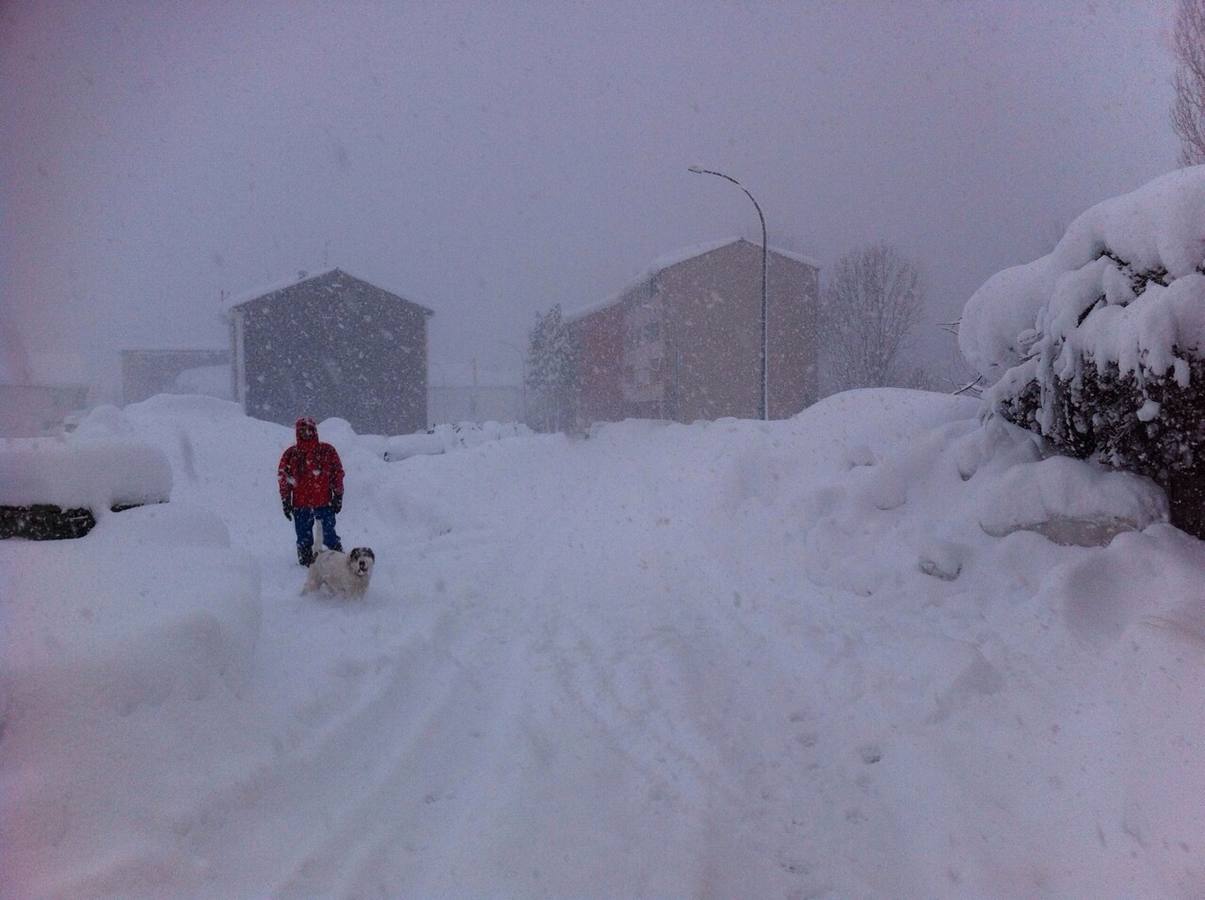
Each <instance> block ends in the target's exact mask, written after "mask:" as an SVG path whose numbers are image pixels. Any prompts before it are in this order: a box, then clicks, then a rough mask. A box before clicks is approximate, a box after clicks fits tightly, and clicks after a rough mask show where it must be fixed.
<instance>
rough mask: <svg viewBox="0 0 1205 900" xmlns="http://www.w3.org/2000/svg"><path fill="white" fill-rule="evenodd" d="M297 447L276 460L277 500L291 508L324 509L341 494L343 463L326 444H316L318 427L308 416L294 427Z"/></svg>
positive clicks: (294, 446) (335, 452)
mask: <svg viewBox="0 0 1205 900" xmlns="http://www.w3.org/2000/svg"><path fill="white" fill-rule="evenodd" d="M294 430H295V433H296V435H297V443H296V444H294V445H293V446H291V447H289V448H288V449H287V450H285V452H284V453H283V454H282V455H281V457H280V465H279V466H277V467H276V480H277V482H278V483H279V485H280V498H281V499H282V500H291V501H292V504H293V506H326V505H327V504H328V503H330V502H331V498H332V497H333V496H334V495H335V494H342V493H343V462H342V460H340V459H339V453H338V451H336V450H335V448H334V447H332V446H331V445H330V444H324V443H321V442H319V440H318V425H317V423H316V422H314V420H313V419H311V418H310V417H309V416H303V417H302V418H300V419H298V420H297V424H296V425H295V426H294Z"/></svg>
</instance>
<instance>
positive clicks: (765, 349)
mask: <svg viewBox="0 0 1205 900" xmlns="http://www.w3.org/2000/svg"><path fill="white" fill-rule="evenodd" d="M687 171H689V172H694V173H695V174H696V175H715V176H716V177H717V178H724V179H726V180H728V181H731V182H732V183H733V184H735V185H736V186H737V187H738V188H740V189H741V190H742V191H744V192H745V196H746V197H748V198H749V199H750V200H752V201H753V208H754V209H756V210H757V217H758V218H759V219H761V409H760V410H758V418H760V419H762V420H764V421H769V419H770V372H769V367H768V360H769V343H770V332H769V330H768V329H767V326H766V309H767V305H768V304H767V302H766V217H765V216H764V215H762V211H761V206H759V205H758V203H757V201H756V200H754V199H753V195H752V194H750V193H749V189H748V188H746V187H745V186H744V185H743V184H741V183H740V182H739V181H737V180H736V179H735V178H733V177H732V176H731V175H725V174H724V173H723V172H713V171H712V170H711V169H704V168H703V167H702V166H691V167H690V168H689V169H687Z"/></svg>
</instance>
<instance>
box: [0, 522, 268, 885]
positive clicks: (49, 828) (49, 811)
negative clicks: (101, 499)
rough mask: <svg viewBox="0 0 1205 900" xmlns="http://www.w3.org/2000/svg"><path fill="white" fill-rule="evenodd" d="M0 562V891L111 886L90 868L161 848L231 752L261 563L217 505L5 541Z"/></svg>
mask: <svg viewBox="0 0 1205 900" xmlns="http://www.w3.org/2000/svg"><path fill="white" fill-rule="evenodd" d="M0 573H2V574H0V618H2V619H3V621H4V631H3V636H2V637H0V798H3V803H4V806H5V810H6V811H5V815H4V817H3V819H2V820H0V845H2V846H3V847H4V851H3V862H4V879H3V881H4V882H5V886H2V887H0V895H3V896H35V895H36V896H101V895H112V894H120V893H124V892H125V890H127V889H129V888H130V886H131V885H133V884H135V883H137V882H123V884H124V885H125V887H122V888H118V887H115V886H114V884H112V883H106V881H105V880H104V879H102V880H100V881H96V880H93V876H94V875H95V873H98V872H112V871H114V870H115V869H116V870H120V869H121V868H122V866H123V865H124V864H125V863H123V860H129V859H133V858H137V857H140V856H141V857H142V858H143V859H154V858H156V857H159V856H161V854H162V852H163V850H164V848H170V846H171V844H172V840H173V837H172V835H173V832H172V824H171V814H172V810H173V809H178V808H181V807H183V806H184V805H186V804H187V803H188V802H189V801H190V799H191V798H192V797H193V796H195V791H196V790H198V789H199V788H200V787H201V786H202V785H204V784H207V783H209V780H210V779H211V778H213V777H214V775H215V774H216V773H218V772H220V771H221V769H222V760H223V759H224V758H227V757H228V756H229V755H230V754H232V753H235V752H236V751H237V747H238V740H237V735H232V734H230V733H229V727H230V723H231V721H232V716H233V717H235V718H238V707H239V705H240V700H239V698H240V697H241V695H242V693H243V692H244V691H245V690H247V688H248V684H249V679H250V677H251V673H252V669H253V662H254V652H255V647H256V644H257V641H258V639H259V625H260V616H261V608H260V598H259V576H258V572H257V570H256V567H255V565H254V563H253V562H252V561H251V559H250V558H249V557H247V556H245V555H243V554H238V553H234V552H232V551H231V550H230V549H229V537H228V535H227V532H226V528H225V526H224V525H223V524H222V522H221V521H220V520H219V519H217V518H216V517H215V516H214V515H213V514H212V513H210V512H208V511H206V510H200V509H196V508H192V509H187V508H178V507H175V506H174V505H172V504H167V505H161V506H155V507H144V508H141V509H136V510H129V511H126V512H123V513H122V514H121V515H119V516H110V517H107V518H105V519H102V520H101V521H100V522H99V523H98V525H97V527H96V528H95V529H94V530H93V531H92V533H91V534H89V535H88V536H87V537H84V538H82V539H80V540H76V541H69V542H56V543H53V544H51V543H33V542H25V541H6V542H3V545H2V546H0ZM14 812H15V814H14ZM105 833H109V834H110V835H111V836H112V840H102V841H98V840H97V838H96V836H97V835H99V834H105ZM168 859H169V860H170V857H168ZM169 865H174V866H176V867H180V866H182V865H184V866H187V865H188V863H187V862H186V861H185V860H182V859H176V860H175V861H174V862H170V863H169ZM152 869H153V867H152ZM140 877H141V880H142V881H143V883H144V884H145V883H146V875H145V872H144V874H143V875H142V876H140ZM34 884H37V885H39V886H40V887H39V888H38V889H36V890H34V889H33V888H32V887H31V886H32V885H34ZM21 886H24V887H21ZM14 889H15V891H16V893H10V891H13V890H14ZM27 890H28V891H30V892H27Z"/></svg>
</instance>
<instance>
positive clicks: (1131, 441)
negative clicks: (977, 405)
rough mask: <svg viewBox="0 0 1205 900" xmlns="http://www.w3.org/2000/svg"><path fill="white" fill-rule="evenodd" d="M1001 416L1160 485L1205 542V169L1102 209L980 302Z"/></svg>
mask: <svg viewBox="0 0 1205 900" xmlns="http://www.w3.org/2000/svg"><path fill="white" fill-rule="evenodd" d="M958 337H959V345H960V347H961V348H962V351H963V355H964V356H966V358H967V360H968V361H969V362H970V363H971V364H972V365H974V366H975V367H976V368H977V369H978V371H979V372H980V373H981V374H982V375H983V376H984V377H985V378H987V379H989V380H991V379H994V378H998V380H997V381H996V383H995V384H994V385H993V386H992V387H991V388H990V389H989V390H988V391H987V392H985V394H984V396H985V399H986V400H987V401H988V403H989V408H990V409H991V410H992V411H994V412H996V413H998V414H1000V415H1002V416H1003V417H1004V418H1006V419H1008V420H1009V421H1011V422H1014V423H1015V424H1018V425H1021V426H1024V427H1026V428H1029V429H1031V430H1033V431H1036V432H1038V433H1039V434H1041V435H1043V437H1045V438H1046V439H1047V441H1048V442H1049V443H1050V445H1051V446H1052V447H1053V449H1055V450H1057V451H1058V452H1061V453H1065V454H1068V455H1071V456H1075V457H1078V458H1088V457H1094V458H1096V459H1098V460H1100V461H1101V462H1103V463H1106V464H1108V465H1112V466H1116V467H1119V468H1124V469H1128V470H1131V471H1134V472H1138V473H1139V474H1142V475H1146V476H1149V477H1151V478H1153V479H1154V480H1155V481H1157V482H1158V483H1159V484H1161V485H1163V487H1164V488H1165V489H1166V490H1167V492H1168V499H1169V501H1170V507H1171V515H1172V522H1173V524H1176V525H1178V526H1179V527H1181V528H1183V529H1185V530H1186V531H1189V532H1191V533H1193V534H1196V535H1198V536H1202V537H1205V166H1196V167H1193V168H1188V169H1181V170H1180V171H1178V172H1173V173H1170V174H1169V175H1165V176H1163V177H1161V178H1158V179H1156V180H1155V181H1153V182H1151V183H1150V184H1148V185H1146V186H1145V187H1143V188H1141V189H1139V190H1137V191H1134V192H1133V193H1131V194H1126V195H1124V196H1121V197H1116V198H1114V199H1112V200H1108V201H1105V202H1104V203H1100V204H1098V205H1097V206H1095V207H1093V208H1092V209H1090V210H1088V211H1087V212H1085V213H1084V214H1083V215H1081V216H1080V217H1079V218H1077V219H1076V220H1075V221H1074V222H1073V223H1072V224H1071V227H1070V228H1068V230H1067V233H1066V234H1065V235H1064V236H1063V239H1062V240H1061V241H1059V243H1058V245H1057V246H1056V247H1055V249H1054V251H1053V252H1051V253H1050V254H1049V255H1047V256H1044V257H1042V258H1041V259H1038V260H1035V261H1034V262H1032V263H1028V264H1026V265H1023V266H1017V267H1014V268H1012V269H1006V270H1005V271H1003V272H1000V273H997V274H996V275H994V276H993V277H992V278H991V279H989V280H988V281H987V283H985V284H984V285H983V287H981V288H980V289H979V290H978V291H976V293H975V295H974V296H972V297H971V299H970V300H969V301H968V303H967V306H966V309H965V310H964V311H963V315H962V321H961V325H960V327H959V332H958Z"/></svg>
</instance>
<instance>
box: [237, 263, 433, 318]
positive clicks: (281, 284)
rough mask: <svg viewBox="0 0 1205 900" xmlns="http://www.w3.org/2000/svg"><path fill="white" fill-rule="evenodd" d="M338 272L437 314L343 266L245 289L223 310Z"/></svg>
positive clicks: (426, 311) (430, 314) (301, 274)
mask: <svg viewBox="0 0 1205 900" xmlns="http://www.w3.org/2000/svg"><path fill="white" fill-rule="evenodd" d="M336 273H338V274H340V275H346V276H347V277H348V278H354V279H355V280H356V281H362V282H364V283H365V284H369V285H372V286H373V287H375V288H380V289H381V290H383V291H385V292H386V293H389V294H392V295H393V296H395V297H397V298H398V299H400V300H405V301H406V302H407V303H411V304H413V305H414V306H417V307H418V308H419V309H421V310H422V311H423V312H425V313H426V314H427V315H429V316H433V315H435V312H434V310H431V309H428V308H427V307H425V306H423V305H422V304H421V303H415V302H414V301H413V300H411V299H410V298H409V297H407V296H406V295H405V294H403V293H401V292H400V291H395V290H393V289H392V288H390V287H387V286H386V285H383V284H381V283H380V282H377V281H370V280H369V279H367V278H361V277H360V276H359V275H356V274H354V273H352V272H349V271H347V269H342V268H338V267H336V268H330V269H323V270H322V271H321V272H315V273H313V274H310V273H308V272H306V271H304V270H302V271H301V272H300V273H298V275H297V277H294V278H286V279H283V280H281V281H277V282H274V283H272V284H268V285H262V286H260V287H258V288H256V289H255V290H253V291H244V292H243V293H241V294H236V295H234V296H231V297H227V298H226V302H225V303H224V304H223V305H222V311H223V312H224V313H226V314H227V315H229V314H230V313H231V312H233V311H234V309H235V308H236V307H239V306H242V305H243V304H245V303H250V302H251V301H252V300H258V299H259V298H260V297H265V296H267V295H268V294H274V293H276V292H277V291H280V290H284V289H285V288H287V287H293V286H294V285H298V284H304V283H305V282H307V281H313V280H315V279H316V278H325V277H326V276H328V275H334V274H336Z"/></svg>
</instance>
